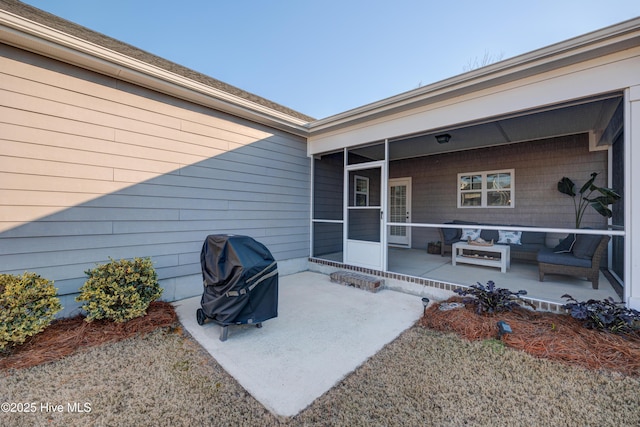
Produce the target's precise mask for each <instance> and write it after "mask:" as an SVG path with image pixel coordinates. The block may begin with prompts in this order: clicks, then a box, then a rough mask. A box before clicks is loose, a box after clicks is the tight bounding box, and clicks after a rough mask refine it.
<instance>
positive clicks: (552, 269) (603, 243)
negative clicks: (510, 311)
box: [538, 236, 610, 289]
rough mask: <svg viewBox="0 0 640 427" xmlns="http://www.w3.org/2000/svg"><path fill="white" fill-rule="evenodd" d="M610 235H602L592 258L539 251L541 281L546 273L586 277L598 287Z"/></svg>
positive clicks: (595, 287)
mask: <svg viewBox="0 0 640 427" xmlns="http://www.w3.org/2000/svg"><path fill="white" fill-rule="evenodd" d="M609 239H610V237H609V236H602V238H601V239H600V243H598V245H597V247H596V249H595V251H594V252H593V256H592V257H591V259H590V260H589V259H578V258H577V257H575V256H574V255H573V254H572V253H562V254H555V253H553V252H551V250H548V251H541V252H540V253H538V272H539V274H540V281H541V282H544V275H545V273H549V274H562V275H566V276H579V277H586V278H587V280H589V281H590V282H591V285H592V286H593V289H598V278H599V277H600V260H601V259H602V256H603V255H604V250H605V249H606V247H607V244H608V243H609Z"/></svg>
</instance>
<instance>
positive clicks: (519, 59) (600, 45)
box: [309, 18, 640, 135]
mask: <svg viewBox="0 0 640 427" xmlns="http://www.w3.org/2000/svg"><path fill="white" fill-rule="evenodd" d="M639 44H640V18H634V19H631V20H628V21H625V22H622V23H620V24H617V25H613V26H611V27H607V28H604V29H601V30H597V31H594V32H591V33H588V34H585V35H582V36H579V37H575V38H572V39H569V40H566V41H564V42H560V43H556V44H553V45H551V46H548V47H545V48H542V49H538V50H535V51H533V52H530V53H526V54H523V55H519V56H516V57H514V58H510V59H507V60H504V61H500V62H497V63H494V64H491V65H488V66H486V67H482V68H479V69H476V70H472V71H469V72H467V73H464V74H460V75H458V76H454V77H451V78H448V79H445V80H442V81H439V82H436V83H433V84H430V85H426V86H423V87H420V88H418V89H414V90H411V91H408V92H404V93H401V94H399V95H395V96H392V97H389V98H386V99H383V100H380V101H377V102H373V103H371V104H367V105H364V106H362V107H359V108H355V109H352V110H349V111H346V112H343V113H340V114H336V115H334V116H330V117H327V118H325V119H320V120H316V121H314V122H312V123H310V124H309V130H310V132H311V134H312V135H313V134H318V133H324V132H330V131H332V130H335V129H337V128H341V127H345V126H350V125H351V124H354V123H357V122H360V121H363V120H369V119H372V118H375V117H378V116H380V115H385V114H386V115H388V114H391V113H392V112H396V111H400V110H406V109H409V108H415V107H417V106H420V105H425V104H429V103H431V102H437V101H439V100H442V99H443V98H447V97H452V96H457V95H459V94H460V93H461V92H470V91H474V90H480V89H487V88H489V87H492V86H497V85H500V84H504V83H505V82H508V81H514V80H517V79H520V78H523V77H525V76H530V75H532V74H537V73H542V72H546V71H552V70H554V69H557V68H560V67H564V66H567V65H570V64H575V63H578V62H580V61H584V60H587V59H593V58H594V57H597V56H602V55H604V54H606V53H612V52H616V51H619V50H624V49H628V48H630V47H633V46H638V45H639Z"/></svg>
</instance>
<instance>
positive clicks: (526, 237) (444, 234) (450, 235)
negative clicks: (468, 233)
mask: <svg viewBox="0 0 640 427" xmlns="http://www.w3.org/2000/svg"><path fill="white" fill-rule="evenodd" d="M445 224H456V225H468V226H469V228H471V229H478V228H479V229H481V230H482V231H481V232H480V237H481V238H482V239H484V240H486V241H487V242H490V241H491V240H493V241H494V243H497V242H498V240H499V232H498V230H486V229H482V225H491V226H500V225H504V226H505V227H507V225H505V224H480V223H477V222H468V221H460V220H454V221H452V222H447V223H445ZM509 227H519V226H518V225H509ZM521 227H526V226H521ZM438 231H439V232H440V242H441V243H440V255H442V256H445V255H446V254H448V253H449V254H450V253H451V245H452V244H454V243H456V242H459V241H460V238H461V235H462V230H461V229H460V228H439V229H438ZM546 238H547V234H546V233H544V232H538V231H522V235H521V238H520V242H519V243H518V244H515V243H514V244H509V246H510V247H511V249H510V252H511V259H517V260H521V261H527V262H532V263H535V262H536V259H537V258H536V257H537V254H538V251H540V250H541V249H543V248H545V247H546V245H545V241H546Z"/></svg>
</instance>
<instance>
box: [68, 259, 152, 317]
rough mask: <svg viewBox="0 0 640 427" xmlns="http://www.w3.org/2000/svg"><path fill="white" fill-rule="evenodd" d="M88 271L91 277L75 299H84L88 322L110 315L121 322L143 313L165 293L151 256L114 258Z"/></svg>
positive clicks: (80, 300) (83, 307)
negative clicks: (131, 258) (125, 258)
mask: <svg viewBox="0 0 640 427" xmlns="http://www.w3.org/2000/svg"><path fill="white" fill-rule="evenodd" d="M85 274H86V275H87V276H88V280H87V281H86V282H85V284H84V285H82V287H81V288H80V295H79V296H78V297H76V301H79V302H82V301H84V302H85V304H84V305H83V306H82V309H83V310H84V311H85V312H86V313H87V317H86V319H85V320H86V321H87V322H91V321H92V320H98V319H107V320H113V321H115V322H118V323H122V322H126V321H127V320H131V319H133V318H136V317H140V316H144V315H145V314H146V313H147V308H148V307H149V304H150V303H151V302H152V301H155V300H156V299H158V298H160V295H162V288H160V286H159V285H158V276H157V274H156V271H155V270H154V268H153V264H152V262H151V259H149V258H134V259H133V260H124V259H121V260H120V261H116V260H113V259H111V262H109V263H107V264H101V265H100V264H99V265H98V266H97V267H96V268H94V269H92V270H87V271H85Z"/></svg>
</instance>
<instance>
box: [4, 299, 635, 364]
mask: <svg viewBox="0 0 640 427" xmlns="http://www.w3.org/2000/svg"><path fill="white" fill-rule="evenodd" d="M461 300H462V298H460V297H452V298H450V299H448V300H447V302H460V301H461ZM439 306H440V304H439V303H435V304H432V305H431V306H430V307H429V308H428V309H427V311H426V313H425V316H424V317H423V318H422V319H421V320H420V321H419V325H420V326H422V327H425V328H429V329H433V330H438V331H441V332H454V333H456V334H457V335H459V336H461V337H463V338H465V339H468V340H484V339H494V338H496V336H497V326H496V323H497V322H498V321H499V320H504V321H505V322H507V323H508V324H509V325H510V326H511V329H512V330H513V333H511V334H507V335H504V336H503V337H502V341H503V342H504V343H505V344H506V345H507V346H509V347H511V348H514V349H517V350H522V351H525V352H527V353H529V354H531V355H533V356H536V357H540V358H546V359H552V360H557V361H560V362H563V363H567V364H571V365H578V366H582V367H585V368H587V369H593V370H607V371H615V372H620V373H623V374H626V375H631V376H640V334H635V335H615V334H611V333H606V332H600V331H596V330H591V329H587V328H585V327H584V326H583V325H582V323H581V322H580V321H578V320H576V319H573V318H572V317H571V316H569V315H565V314H556V313H549V312H536V311H531V310H528V309H525V308H516V309H515V310H514V311H512V312H504V313H499V314H494V315H478V314H476V312H475V311H474V309H475V307H474V306H472V305H467V306H465V307H464V308H462V309H455V310H449V311H440V310H439V309H438V307H439ZM177 322H178V317H177V315H176V313H175V311H174V309H173V306H172V305H171V304H169V303H167V302H161V301H154V302H152V303H151V305H149V309H148V310H147V315H146V316H142V317H138V318H136V319H132V320H130V321H128V322H126V323H114V322H110V321H94V322H91V323H88V322H85V321H84V317H82V316H76V317H73V318H70V319H61V320H56V321H54V322H53V323H52V324H51V325H50V326H49V327H48V328H47V329H45V330H44V331H43V332H41V333H39V334H37V335H35V336H33V337H31V338H29V339H28V340H27V341H26V342H25V343H24V344H22V345H20V346H18V347H16V348H14V349H13V351H12V352H11V353H9V354H8V355H2V356H0V370H7V369H22V368H29V367H32V366H36V365H40V364H43V363H47V362H52V361H55V360H58V359H62V358H63V357H65V356H68V355H70V354H73V353H75V352H77V351H80V350H82V349H83V348H89V347H94V346H98V345H101V344H104V343H108V342H116V341H120V340H123V339H125V338H129V337H133V336H136V335H139V334H146V333H149V332H152V331H154V330H156V329H158V328H163V327H171V326H174V325H176V324H177Z"/></svg>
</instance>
